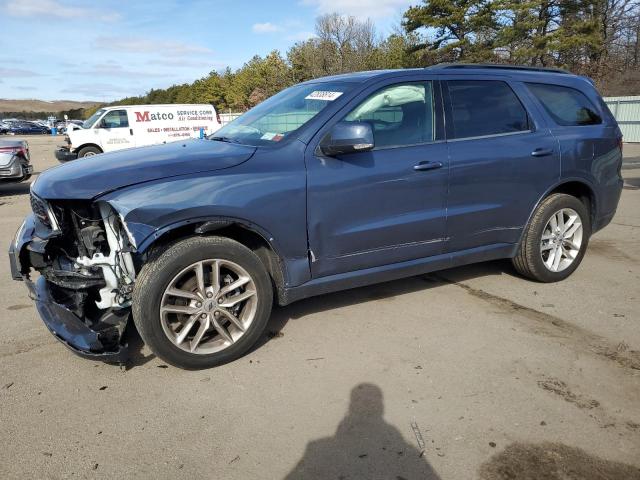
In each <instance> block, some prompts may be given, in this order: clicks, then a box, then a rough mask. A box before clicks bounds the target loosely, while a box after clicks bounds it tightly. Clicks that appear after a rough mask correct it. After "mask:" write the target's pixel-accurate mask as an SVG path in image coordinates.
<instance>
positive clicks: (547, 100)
mask: <svg viewBox="0 0 640 480" xmlns="http://www.w3.org/2000/svg"><path fill="white" fill-rule="evenodd" d="M527 87H528V88H529V90H530V91H531V93H533V95H534V96H535V97H536V98H537V99H538V100H539V101H540V103H541V104H542V106H543V107H544V109H545V110H546V111H547V113H548V114H549V115H550V116H551V118H552V119H553V121H554V122H555V123H557V124H558V125H562V126H572V125H597V124H600V123H602V117H601V116H600V114H599V113H598V111H597V109H596V107H595V106H594V105H593V103H591V100H589V99H588V98H587V96H586V95H585V94H584V93H582V92H581V91H579V90H576V89H575V88H571V87H563V86H560V85H549V84H545V83H527Z"/></svg>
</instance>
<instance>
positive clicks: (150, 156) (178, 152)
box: [32, 139, 256, 200]
mask: <svg viewBox="0 0 640 480" xmlns="http://www.w3.org/2000/svg"><path fill="white" fill-rule="evenodd" d="M255 150H256V149H255V147H249V146H245V145H236V144H231V143H224V142H218V141H211V140H191V139H190V140H186V141H180V142H173V143H168V144H165V145H154V146H151V147H142V148H131V149H127V150H120V151H117V152H111V153H103V154H101V155H95V156H90V157H84V158H79V159H77V160H73V161H71V162H69V163H65V164H63V165H59V166H57V167H54V168H51V169H49V170H46V171H44V172H42V173H41V174H40V176H39V177H38V179H37V180H36V182H35V183H34V184H33V186H32V190H33V192H34V193H35V194H36V195H38V196H39V197H40V198H44V199H47V200H63V199H74V200H89V199H92V198H95V197H97V196H99V195H102V194H104V193H107V192H111V191H113V190H117V189H119V188H123V187H127V186H130V185H134V184H136V183H143V182H149V181H152V180H159V179H161V178H167V177H173V176H177V175H188V174H193V173H199V172H209V171H213V170H221V169H223V168H229V167H233V166H235V165H239V164H240V163H242V162H244V161H246V160H248V159H249V158H251V156H252V155H253V153H254V152H255Z"/></svg>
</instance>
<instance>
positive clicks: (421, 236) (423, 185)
mask: <svg viewBox="0 0 640 480" xmlns="http://www.w3.org/2000/svg"><path fill="white" fill-rule="evenodd" d="M434 85H437V84H435V82H431V81H421V82H409V83H396V84H391V85H386V86H383V87H380V88H378V89H377V90H374V91H371V92H365V93H364V94H363V95H361V97H359V100H355V101H354V102H352V103H353V105H352V107H351V108H347V111H348V112H349V113H347V114H343V115H340V114H338V115H337V117H338V118H335V119H334V121H333V122H332V123H333V124H335V123H336V122H337V121H346V122H349V121H354V122H367V123H370V124H371V126H372V129H373V132H374V142H375V148H374V149H373V150H371V151H368V152H357V153H352V154H347V155H340V156H337V157H327V156H324V155H323V154H322V153H321V152H319V150H317V149H315V150H314V145H315V144H317V143H318V141H319V138H318V137H320V138H322V136H323V135H324V133H325V132H326V131H325V132H321V133H320V135H319V136H317V137H316V139H315V144H314V143H313V142H312V144H311V145H310V148H309V149H308V152H309V151H310V153H309V154H308V155H307V158H306V162H307V172H308V179H307V192H308V193H307V195H308V198H307V212H308V213H307V216H308V220H307V222H308V234H309V246H310V249H311V252H312V263H311V272H312V275H313V276H314V277H316V278H317V277H323V276H327V275H332V274H339V273H342V272H349V271H354V270H359V269H365V268H370V267H376V266H381V265H389V264H394V263H398V262H403V261H407V260H412V259H418V258H424V257H428V256H431V255H438V254H440V253H442V252H443V251H444V243H445V241H444V240H445V239H444V236H445V235H444V232H445V220H446V201H447V177H448V159H447V149H446V144H445V143H444V142H442V141H440V138H439V135H440V132H439V128H438V125H439V122H441V121H442V118H441V117H440V115H438V114H437V112H440V111H441V109H439V108H437V107H436V105H439V104H440V103H439V102H440V100H439V99H440V96H439V95H436V94H434V91H435V90H437V89H436V88H434ZM372 90H373V89H372ZM330 126H331V124H329V125H327V129H328V128H330Z"/></svg>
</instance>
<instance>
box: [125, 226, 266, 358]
mask: <svg viewBox="0 0 640 480" xmlns="http://www.w3.org/2000/svg"><path fill="white" fill-rule="evenodd" d="M272 302H273V290H272V288H271V282H270V279H269V275H268V273H267V271H266V269H265V267H264V265H263V264H262V262H261V261H260V259H259V258H258V257H257V256H256V255H255V254H254V253H253V252H252V251H251V250H249V249H248V248H246V247H245V246H244V245H242V244H240V243H238V242H236V241H234V240H230V239H228V238H223V237H193V238H189V239H186V240H183V241H181V242H178V243H176V244H174V245H173V246H171V247H170V248H168V249H167V250H165V251H164V252H163V253H161V254H159V255H156V256H155V258H153V259H151V260H150V261H149V263H147V264H146V265H145V266H144V267H143V268H142V271H141V272H140V275H139V276H138V278H137V280H136V286H135V289H134V294H133V304H132V310H133V320H134V323H135V325H136V327H137V328H138V332H139V333H140V336H141V337H142V339H143V340H144V342H145V343H146V344H147V345H148V346H149V348H151V350H152V351H153V352H154V353H155V354H156V355H157V356H158V357H160V358H162V359H163V360H164V361H166V362H167V363H170V364H171V365H174V366H176V367H180V368H186V369H201V368H210V367H214V366H217V365H220V364H223V363H227V362H230V361H232V360H235V359H236V358H238V357H240V356H242V355H243V354H244V353H246V352H247V351H248V350H249V349H250V348H251V347H252V346H253V345H254V344H255V343H256V341H257V340H258V339H259V338H260V336H261V335H262V333H263V332H264V330H265V328H266V326H267V322H268V320H269V316H270V314H271V307H272Z"/></svg>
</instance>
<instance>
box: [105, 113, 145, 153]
mask: <svg viewBox="0 0 640 480" xmlns="http://www.w3.org/2000/svg"><path fill="white" fill-rule="evenodd" d="M96 128H97V132H98V135H99V137H100V145H101V147H102V150H103V151H105V152H112V151H114V150H122V149H123V148H131V147H135V146H136V143H135V136H134V135H133V130H132V129H131V127H130V126H129V119H128V117H127V111H126V110H111V111H109V112H107V113H106V114H105V115H104V117H102V119H101V120H100V121H99V122H98V124H97V125H96Z"/></svg>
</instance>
